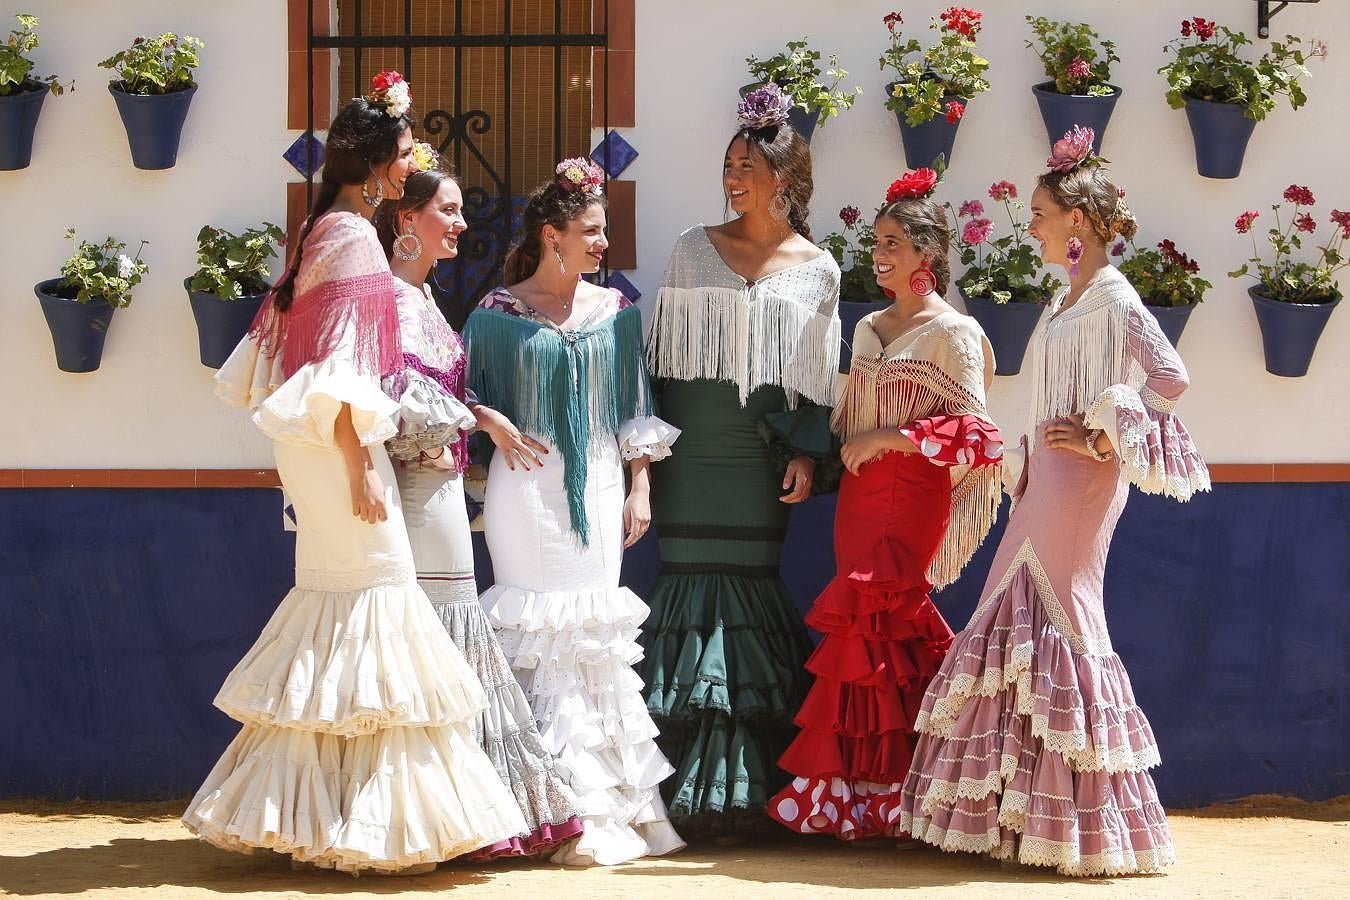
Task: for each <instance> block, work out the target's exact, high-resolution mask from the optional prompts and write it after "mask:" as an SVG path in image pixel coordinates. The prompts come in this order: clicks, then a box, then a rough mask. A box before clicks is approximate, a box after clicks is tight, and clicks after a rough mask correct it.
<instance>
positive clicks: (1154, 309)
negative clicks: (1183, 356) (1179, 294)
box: [1144, 301, 1195, 347]
mask: <svg viewBox="0 0 1350 900" xmlns="http://www.w3.org/2000/svg"><path fill="white" fill-rule="evenodd" d="M1144 306H1145V307H1147V308H1148V311H1149V312H1151V313H1153V318H1155V319H1157V320H1158V327H1159V328H1161V329H1162V333H1163V334H1165V335H1167V340H1168V341H1170V342H1171V344H1172V346H1173V347H1175V346H1176V345H1177V342H1178V341H1180V340H1181V333H1182V332H1183V331H1185V330H1186V323H1187V322H1189V321H1190V319H1191V313H1193V312H1195V304H1194V303H1192V304H1190V305H1189V306H1154V305H1153V304H1152V303H1149V302H1148V301H1145V302H1144Z"/></svg>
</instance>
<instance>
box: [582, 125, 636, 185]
mask: <svg viewBox="0 0 1350 900" xmlns="http://www.w3.org/2000/svg"><path fill="white" fill-rule="evenodd" d="M637 158H638V152H637V150H635V149H633V145H632V144H630V143H628V142H627V141H625V140H624V139H623V135H621V134H619V133H618V132H617V131H611V132H610V133H609V134H608V135H607V136H606V137H605V139H604V140H603V141H601V142H600V143H598V144H596V145H595V149H594V150H592V151H591V159H593V160H595V161H596V162H597V163H599V164H600V168H602V169H604V170H605V172H606V174H608V175H609V177H610V178H618V177H619V176H620V175H622V174H623V170H624V169H626V168H628V167H629V166H631V165H632V164H633V160H635V159H637Z"/></svg>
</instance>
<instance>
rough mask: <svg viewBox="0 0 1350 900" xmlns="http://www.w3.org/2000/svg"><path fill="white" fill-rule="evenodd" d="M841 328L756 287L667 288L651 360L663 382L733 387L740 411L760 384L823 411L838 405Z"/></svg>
mask: <svg viewBox="0 0 1350 900" xmlns="http://www.w3.org/2000/svg"><path fill="white" fill-rule="evenodd" d="M839 339H840V325H839V317H838V316H837V315H830V316H824V315H821V314H820V313H819V312H817V311H816V310H815V309H812V308H811V307H808V306H806V305H804V304H801V303H796V302H794V301H792V300H790V299H786V298H784V297H781V296H778V295H775V294H770V293H767V292H763V293H761V292H760V291H759V290H758V288H756V287H751V288H750V289H748V290H739V289H733V288H714V287H702V288H677V287H662V288H661V289H660V290H659V291H658V292H657V295H656V310H655V313H654V320H653V325H652V339H651V343H650V345H649V346H648V348H647V358H648V362H649V364H650V366H651V371H652V374H653V375H655V376H656V377H658V378H674V379H677V380H680V381H692V380H693V379H696V378H708V379H712V380H714V381H730V382H733V383H735V384H736V386H737V387H738V388H739V395H740V401H741V404H742V405H744V404H745V402H746V400H747V399H748V398H749V396H750V393H751V392H752V391H754V390H755V389H756V388H758V387H760V386H762V385H778V386H780V387H782V388H783V389H784V390H785V391H787V392H788V395H789V398H790V400H791V401H792V404H791V405H795V395H801V396H804V397H807V398H808V399H810V400H811V401H812V402H814V403H817V404H819V405H821V406H830V405H832V404H833V403H834V380H835V372H837V371H838V369H839Z"/></svg>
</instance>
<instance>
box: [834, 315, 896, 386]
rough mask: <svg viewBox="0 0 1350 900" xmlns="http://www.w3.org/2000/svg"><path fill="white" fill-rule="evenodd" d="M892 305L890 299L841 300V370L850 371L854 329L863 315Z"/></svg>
mask: <svg viewBox="0 0 1350 900" xmlns="http://www.w3.org/2000/svg"><path fill="white" fill-rule="evenodd" d="M887 306H890V301H889V300H840V301H839V334H840V338H839V342H840V343H839V371H840V372H843V373H847V372H848V367H849V366H850V365H851V364H852V362H853V329H855V328H857V327H858V323H859V322H860V321H862V318H863V316H865V315H867V314H869V313H874V312H876V311H877V310H879V309H885V308H886V307H887Z"/></svg>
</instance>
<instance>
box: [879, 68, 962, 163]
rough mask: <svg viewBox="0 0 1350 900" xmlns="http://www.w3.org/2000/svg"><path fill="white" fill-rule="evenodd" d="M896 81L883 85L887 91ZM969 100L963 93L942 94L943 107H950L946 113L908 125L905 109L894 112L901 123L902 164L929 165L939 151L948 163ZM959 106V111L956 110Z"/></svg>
mask: <svg viewBox="0 0 1350 900" xmlns="http://www.w3.org/2000/svg"><path fill="white" fill-rule="evenodd" d="M894 89H895V82H892V83H891V84H888V85H886V91H887V93H891V92H893V91H894ZM968 102H969V101H967V100H965V99H964V98H962V97H952V96H944V97H943V98H942V108H943V109H946V110H951V112H949V113H948V114H944V115H941V116H934V117H933V118H931V119H929V120H928V121H927V122H924V123H922V124H919V125H910V124H909V123H908V122H907V121H906V120H905V117H906V113H904V112H896V113H895V121H896V122H898V123H900V140H901V142H902V143H903V144H904V147H905V164H906V165H907V166H908V167H909V168H911V169H921V168H923V167H925V166H929V167H931V166H932V165H933V161H934V160H936V159H937V158H938V156H939V155H941V156H942V158H943V159H944V160H946V162H947V165H948V166H950V165H951V162H952V148H953V147H954V146H955V145H956V130H957V129H958V128H960V127H961V118H962V117H963V116H964V115H965V109H966V105H967V103H968ZM956 109H960V113H957V112H955V110H956Z"/></svg>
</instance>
